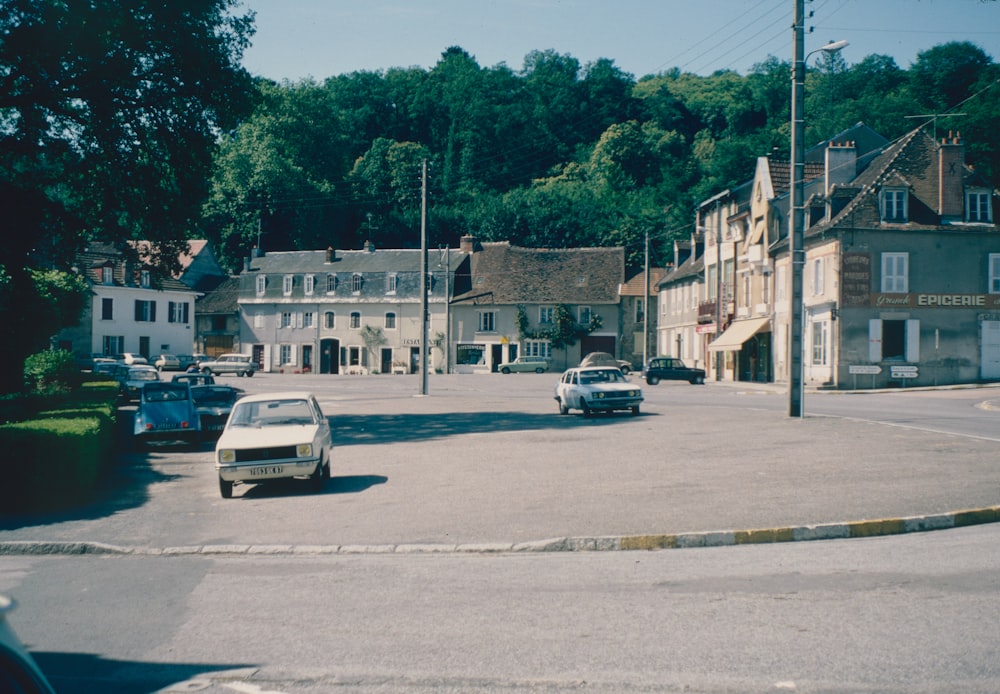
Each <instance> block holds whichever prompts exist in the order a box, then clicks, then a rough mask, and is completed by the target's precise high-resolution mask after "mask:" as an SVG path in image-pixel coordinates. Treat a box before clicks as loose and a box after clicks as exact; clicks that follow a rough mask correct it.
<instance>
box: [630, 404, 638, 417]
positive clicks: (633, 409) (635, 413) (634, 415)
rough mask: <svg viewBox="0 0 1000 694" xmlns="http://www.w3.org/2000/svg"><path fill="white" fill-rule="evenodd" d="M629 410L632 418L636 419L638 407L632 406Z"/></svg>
mask: <svg viewBox="0 0 1000 694" xmlns="http://www.w3.org/2000/svg"><path fill="white" fill-rule="evenodd" d="M631 409H632V416H633V417H638V416H639V406H638V405H632V408H631Z"/></svg>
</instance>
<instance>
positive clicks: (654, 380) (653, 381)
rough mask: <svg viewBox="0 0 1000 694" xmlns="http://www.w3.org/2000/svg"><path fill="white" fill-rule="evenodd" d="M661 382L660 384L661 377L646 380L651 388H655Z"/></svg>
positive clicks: (651, 377)
mask: <svg viewBox="0 0 1000 694" xmlns="http://www.w3.org/2000/svg"><path fill="white" fill-rule="evenodd" d="M659 382H660V377H659V376H650V377H649V378H647V379H646V383H648V384H649V385H651V386H655V385H656V384H657V383H659Z"/></svg>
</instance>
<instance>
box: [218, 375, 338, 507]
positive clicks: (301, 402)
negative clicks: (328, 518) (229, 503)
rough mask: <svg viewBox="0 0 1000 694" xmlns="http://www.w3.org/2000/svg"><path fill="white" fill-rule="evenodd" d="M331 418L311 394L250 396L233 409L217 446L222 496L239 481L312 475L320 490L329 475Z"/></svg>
mask: <svg viewBox="0 0 1000 694" xmlns="http://www.w3.org/2000/svg"><path fill="white" fill-rule="evenodd" d="M332 454H333V441H332V439H331V437H330V422H329V421H328V420H327V418H326V416H324V414H323V411H322V410H320V407H319V403H318V402H316V398H315V397H314V396H313V395H312V394H311V393H306V392H298V391H296V392H285V393H266V394H259V395H248V396H246V397H244V398H241V399H240V400H239V401H238V402H237V403H236V405H235V406H234V407H233V411H232V413H231V414H230V415H229V421H228V422H227V423H226V428H225V429H223V431H222V435H221V436H220V437H219V440H218V442H217V443H216V444H215V468H216V470H217V471H218V473H219V492H220V493H221V494H222V498H223V499H229V498H230V497H232V495H233V485H234V484H256V483H260V482H267V481H268V480H276V479H285V478H289V477H308V478H309V479H310V480H311V482H312V486H313V489H314V490H315V491H320V490H322V488H323V484H324V483H325V482H326V480H328V479H330V458H331V456H332Z"/></svg>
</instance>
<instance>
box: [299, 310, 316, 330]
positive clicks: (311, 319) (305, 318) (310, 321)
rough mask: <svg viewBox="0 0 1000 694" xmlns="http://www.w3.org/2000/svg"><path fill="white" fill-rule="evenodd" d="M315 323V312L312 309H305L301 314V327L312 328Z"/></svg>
mask: <svg viewBox="0 0 1000 694" xmlns="http://www.w3.org/2000/svg"><path fill="white" fill-rule="evenodd" d="M315 325H316V314H315V313H313V312H312V311H306V312H305V313H303V314H302V327H303V328H312V327H315Z"/></svg>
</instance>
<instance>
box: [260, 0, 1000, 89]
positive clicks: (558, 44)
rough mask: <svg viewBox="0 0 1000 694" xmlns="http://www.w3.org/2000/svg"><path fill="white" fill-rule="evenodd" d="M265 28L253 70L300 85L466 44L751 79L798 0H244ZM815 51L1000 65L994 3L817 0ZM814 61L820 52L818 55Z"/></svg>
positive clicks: (416, 62)
mask: <svg viewBox="0 0 1000 694" xmlns="http://www.w3.org/2000/svg"><path fill="white" fill-rule="evenodd" d="M243 3H244V5H243V6H244V8H245V9H250V10H253V11H254V12H256V14H257V18H256V25H257V33H256V35H255V36H254V37H253V39H252V41H253V45H252V46H251V47H250V48H249V49H248V50H247V51H246V53H245V55H244V61H243V64H244V66H245V67H246V68H247V69H248V70H249V71H250V72H251V73H253V74H255V75H259V76H262V77H266V78H270V79H273V80H276V81H282V80H290V81H298V80H301V79H306V78H313V79H316V80H318V81H322V80H323V79H325V78H327V77H331V76H334V75H340V74H346V73H350V72H355V71H379V70H385V69H387V68H392V67H404V68H405V67H412V66H418V67H422V68H425V69H429V68H431V67H433V66H434V65H435V64H436V63H437V62H438V60H439V59H440V57H441V54H442V53H443V52H444V51H445V50H446V49H447V48H448V47H450V46H460V47H461V48H463V49H465V50H466V51H467V52H468V53H469V54H470V55H472V56H473V57H474V58H475V59H476V61H477V62H478V64H479V65H480V66H481V67H492V66H495V65H497V64H500V63H504V64H506V65H507V66H508V67H509V68H511V69H513V70H515V71H518V70H521V69H522V67H523V66H524V57H525V56H526V55H527V54H528V53H530V52H531V51H535V50H554V51H555V52H556V53H559V54H568V55H571V56H573V57H574V58H576V59H577V60H578V61H579V62H580V63H581V65H586V64H587V63H590V62H592V61H594V60H597V59H599V58H609V59H611V60H613V61H614V63H615V65H617V66H618V67H619V68H620V69H621V70H623V71H624V72H627V73H630V74H631V75H633V76H634V77H635V78H636V79H640V78H642V77H643V76H645V75H649V74H655V73H658V72H662V71H665V70H668V69H670V68H673V67H678V68H680V69H681V70H683V71H685V72H693V73H696V74H701V75H708V74H711V73H712V72H714V71H716V70H722V69H731V70H736V71H737V72H739V73H741V74H746V73H747V72H748V71H749V70H750V69H751V68H752V67H753V65H755V64H756V63H759V62H762V61H764V60H766V59H767V58H768V56H771V55H773V56H777V57H778V58H780V59H782V60H786V61H789V62H790V61H791V59H792V30H791V24H792V11H793V6H794V3H793V0H243ZM810 12H811V13H812V16H811V17H810V18H808V19H807V20H806V31H807V32H810V29H811V30H812V31H811V32H810V33H807V34H806V48H805V50H806V51H811V50H814V49H816V48H819V47H820V46H822V45H824V44H826V43H828V42H830V41H834V40H841V39H843V40H847V41H848V42H849V45H848V46H847V47H846V48H844V50H843V52H842V55H843V57H844V59H845V60H846V61H847V63H848V64H849V65H851V64H854V63H857V62H860V61H861V60H862V59H863V58H865V57H866V56H868V55H871V54H876V53H877V54H880V55H890V56H892V57H893V58H894V59H895V60H896V64H897V65H899V66H900V67H901V68H904V69H905V68H908V67H909V66H910V65H911V64H912V62H913V61H914V60H915V59H916V57H917V54H918V53H919V52H920V51H923V50H926V49H928V48H931V47H932V46H935V45H938V44H941V43H945V42H948V41H971V42H973V43H975V44H977V45H979V46H980V47H981V48H983V49H984V50H985V51H986V53H988V54H989V55H990V56H992V58H993V60H994V61H995V62H1000V2H998V1H995V0H807V1H806V15H807V16H808V15H809V13H810ZM814 59H815V58H814Z"/></svg>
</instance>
